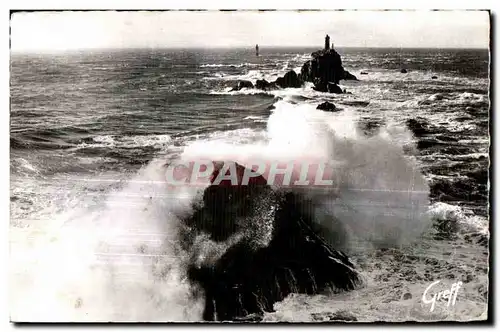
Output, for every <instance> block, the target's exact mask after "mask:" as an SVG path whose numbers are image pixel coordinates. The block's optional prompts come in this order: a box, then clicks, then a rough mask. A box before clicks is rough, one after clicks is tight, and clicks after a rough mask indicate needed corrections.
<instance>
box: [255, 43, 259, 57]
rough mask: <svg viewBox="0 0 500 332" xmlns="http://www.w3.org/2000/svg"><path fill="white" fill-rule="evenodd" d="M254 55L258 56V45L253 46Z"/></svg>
mask: <svg viewBox="0 0 500 332" xmlns="http://www.w3.org/2000/svg"><path fill="white" fill-rule="evenodd" d="M255 55H256V56H259V44H256V45H255Z"/></svg>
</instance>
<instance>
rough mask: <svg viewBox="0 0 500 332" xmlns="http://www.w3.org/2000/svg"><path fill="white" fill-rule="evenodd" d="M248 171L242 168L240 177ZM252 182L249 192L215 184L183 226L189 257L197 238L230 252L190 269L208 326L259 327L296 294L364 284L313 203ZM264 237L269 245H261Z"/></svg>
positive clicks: (246, 188)
mask: <svg viewBox="0 0 500 332" xmlns="http://www.w3.org/2000/svg"><path fill="white" fill-rule="evenodd" d="M219 169H220V168H219ZM244 170H245V168H244V167H243V166H241V165H237V172H238V177H241V174H243V172H244ZM217 172H219V171H218V170H216V171H214V174H213V176H212V179H213V178H214V177H215V176H216V173H217ZM251 179H252V182H249V184H248V185H247V186H240V185H231V184H230V183H225V184H224V183H221V184H219V185H214V184H212V185H210V186H209V187H207V188H206V189H205V191H204V193H203V206H201V207H200V206H197V207H196V206H195V207H194V208H195V212H194V214H193V215H192V216H191V217H189V218H186V219H185V220H184V222H185V224H186V226H187V227H186V234H187V235H186V236H185V237H184V238H185V241H184V246H185V247H184V249H185V250H189V246H190V245H192V243H194V241H193V238H194V237H195V235H196V234H207V235H208V236H210V237H211V238H212V240H214V241H217V242H222V243H228V246H229V248H228V249H227V250H226V251H225V252H224V253H223V254H222V255H221V256H220V258H219V259H217V260H215V261H209V262H204V263H202V264H199V263H194V262H193V263H192V264H190V265H189V266H188V270H187V275H188V279H189V280H190V281H191V282H193V283H195V284H198V285H199V286H201V288H202V290H203V293H204V296H205V308H204V313H203V318H204V319H205V320H226V321H227V320H230V321H234V320H242V319H243V320H245V319H250V320H258V319H259V318H258V317H261V316H262V314H263V313H264V312H270V311H273V305H274V303H275V302H277V301H281V300H283V299H284V298H285V297H286V296H287V295H289V294H290V293H306V294H317V293H320V292H322V291H325V290H333V291H342V290H351V289H354V288H355V287H356V286H358V285H359V284H360V283H361V281H360V278H359V274H358V273H357V272H356V271H355V269H354V266H353V264H352V263H351V262H350V260H349V258H348V257H347V256H346V255H345V254H343V253H342V252H340V251H336V250H334V249H332V248H330V246H329V245H328V244H327V243H326V242H325V241H324V240H323V239H322V238H321V237H320V236H319V235H318V234H319V231H318V230H317V228H316V226H315V223H314V222H313V221H312V218H313V217H311V216H310V212H307V211H309V209H310V204H311V202H309V201H307V199H305V198H304V197H302V196H299V195H298V194H294V193H291V192H284V191H278V190H274V189H271V187H269V186H268V185H267V183H266V180H265V178H264V177H263V176H262V175H259V176H257V177H253V178H251ZM238 183H240V182H238ZM193 232H194V234H193ZM262 233H266V234H267V236H268V237H269V238H268V240H267V242H266V243H265V244H261V245H258V244H256V239H258V238H259V237H262ZM237 234H239V235H240V236H241V237H240V238H239V240H237V241H236V242H235V243H233V244H231V242H230V241H229V239H231V238H233V239H234V236H235V235H237ZM259 234H260V235H259ZM224 241H226V242H224ZM257 242H258V241H257ZM248 317H250V318H248ZM256 317H257V318H256Z"/></svg>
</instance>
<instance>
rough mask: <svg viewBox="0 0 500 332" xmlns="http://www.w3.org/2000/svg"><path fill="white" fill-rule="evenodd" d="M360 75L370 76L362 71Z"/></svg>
mask: <svg viewBox="0 0 500 332" xmlns="http://www.w3.org/2000/svg"><path fill="white" fill-rule="evenodd" d="M360 74H361V75H368V73H367V72H366V71H362V72H361V73H360Z"/></svg>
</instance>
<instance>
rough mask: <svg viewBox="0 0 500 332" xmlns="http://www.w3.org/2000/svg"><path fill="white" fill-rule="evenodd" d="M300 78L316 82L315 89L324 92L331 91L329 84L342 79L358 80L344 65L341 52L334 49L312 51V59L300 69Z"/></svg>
mask: <svg viewBox="0 0 500 332" xmlns="http://www.w3.org/2000/svg"><path fill="white" fill-rule="evenodd" d="M300 78H301V79H302V80H303V81H306V82H312V83H314V86H315V89H316V90H318V91H322V92H329V90H330V89H329V84H330V85H331V84H335V85H337V84H339V82H340V80H346V79H350V80H357V78H356V76H354V75H352V74H351V73H349V72H348V71H346V70H345V69H344V67H342V59H341V58H340V54H338V53H337V52H336V51H335V50H333V49H329V50H321V51H317V52H314V53H312V59H311V60H309V61H307V62H306V63H304V65H303V66H302V69H301V70H300ZM334 90H335V91H338V89H334ZM340 91H342V90H340ZM340 93H342V92H340Z"/></svg>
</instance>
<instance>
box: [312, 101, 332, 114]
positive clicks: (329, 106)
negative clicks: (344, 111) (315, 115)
mask: <svg viewBox="0 0 500 332" xmlns="http://www.w3.org/2000/svg"><path fill="white" fill-rule="evenodd" d="M316 109H317V110H322V111H329V112H334V111H336V110H337V107H335V105H334V104H332V103H330V102H328V101H325V102H324V103H321V104H319V105H318V107H316Z"/></svg>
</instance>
